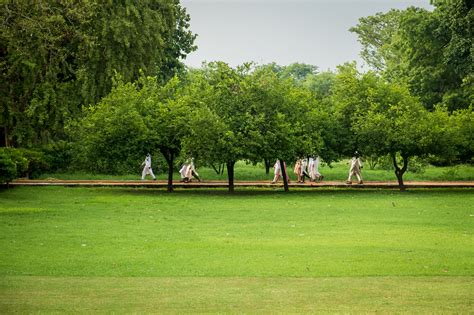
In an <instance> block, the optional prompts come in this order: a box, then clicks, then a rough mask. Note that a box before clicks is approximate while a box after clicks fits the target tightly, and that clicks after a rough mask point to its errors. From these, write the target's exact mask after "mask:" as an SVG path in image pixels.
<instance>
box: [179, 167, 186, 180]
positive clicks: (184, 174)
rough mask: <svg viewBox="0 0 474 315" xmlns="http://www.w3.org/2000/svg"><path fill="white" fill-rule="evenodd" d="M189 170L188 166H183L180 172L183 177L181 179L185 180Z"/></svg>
mask: <svg viewBox="0 0 474 315" xmlns="http://www.w3.org/2000/svg"><path fill="white" fill-rule="evenodd" d="M187 170H188V165H187V164H183V166H181V169H180V170H179V175H181V179H184V178H186V172H187Z"/></svg>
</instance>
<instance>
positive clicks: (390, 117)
mask: <svg viewBox="0 0 474 315" xmlns="http://www.w3.org/2000/svg"><path fill="white" fill-rule="evenodd" d="M365 101H366V102H367V107H365V108H360V109H357V110H356V112H355V114H354V119H353V126H352V129H353V131H354V133H355V134H356V136H357V137H358V139H359V143H358V145H359V148H360V149H361V150H362V152H363V153H364V154H366V155H376V156H384V155H389V156H390V157H391V159H392V162H393V166H394V170H395V175H396V177H397V180H398V183H399V186H400V189H401V190H404V189H405V186H404V183H403V175H404V174H405V172H406V171H407V169H408V163H409V160H410V159H411V158H413V157H415V156H417V157H426V156H428V155H429V154H434V155H445V156H449V155H454V154H455V152H454V150H453V148H454V146H453V142H454V141H453V139H455V138H456V137H457V136H456V133H455V130H454V129H453V128H452V124H451V123H450V117H449V115H448V113H447V111H443V110H441V109H437V110H435V111H433V112H429V111H427V110H426V109H425V108H424V107H423V105H422V104H421V102H420V101H419V99H418V98H416V97H414V96H411V95H410V92H409V91H408V89H407V88H406V87H404V86H399V85H395V84H386V83H385V82H383V81H382V80H380V79H379V80H376V81H375V84H374V85H373V86H372V87H371V88H370V91H369V93H368V95H367V98H366V99H365Z"/></svg>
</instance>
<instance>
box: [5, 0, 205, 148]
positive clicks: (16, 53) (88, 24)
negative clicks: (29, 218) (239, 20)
mask: <svg viewBox="0 0 474 315" xmlns="http://www.w3.org/2000/svg"><path fill="white" fill-rule="evenodd" d="M0 16H1V19H2V22H3V24H2V26H3V27H2V31H1V32H0V71H1V72H0V73H1V77H0V88H1V89H2V90H1V98H2V99H1V101H2V104H3V106H2V110H1V114H0V115H1V116H0V126H1V127H3V130H2V133H3V135H4V136H5V138H6V144H7V145H15V146H28V145H33V144H38V143H44V142H47V141H50V140H57V139H62V138H64V137H65V134H64V124H65V122H66V121H67V120H68V119H70V118H74V117H76V116H78V115H80V106H81V105H87V104H94V103H96V102H98V101H99V100H100V99H101V98H102V97H103V96H105V95H107V94H108V93H109V92H110V91H111V88H112V84H113V77H114V76H115V74H116V73H119V74H120V75H121V76H122V78H123V80H124V81H125V82H132V81H134V80H136V79H138V77H139V76H140V72H139V71H140V70H141V71H142V72H143V73H144V74H145V75H152V76H159V77H160V79H162V80H167V79H169V78H171V77H172V76H173V75H174V73H175V72H176V71H178V70H179V68H182V65H180V61H179V59H182V58H184V57H185V56H186V54H188V53H189V52H190V51H192V50H194V49H195V48H196V47H195V46H194V45H193V42H194V39H195V35H193V34H192V33H191V32H190V31H189V30H188V29H189V15H187V13H186V11H185V9H184V8H182V7H181V6H180V5H179V1H177V0H165V1H158V0H144V1H139V2H129V1H126V2H114V1H105V2H104V1H102V2H99V1H84V2H81V3H77V2H68V1H59V0H58V1H48V2H34V3H29V2H21V1H15V2H7V1H3V3H2V10H0Z"/></svg>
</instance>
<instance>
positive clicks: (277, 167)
mask: <svg viewBox="0 0 474 315" xmlns="http://www.w3.org/2000/svg"><path fill="white" fill-rule="evenodd" d="M273 168H274V169H275V170H274V172H273V173H274V174H275V176H274V177H273V181H272V184H275V183H276V182H277V181H278V180H279V179H280V176H281V166H280V160H276V162H275V164H274V165H273Z"/></svg>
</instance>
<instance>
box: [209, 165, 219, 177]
mask: <svg viewBox="0 0 474 315" xmlns="http://www.w3.org/2000/svg"><path fill="white" fill-rule="evenodd" d="M211 167H212V169H213V170H214V172H216V174H217V175H220V173H221V165H220V164H219V169H217V168H216V167H215V166H214V164H211Z"/></svg>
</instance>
